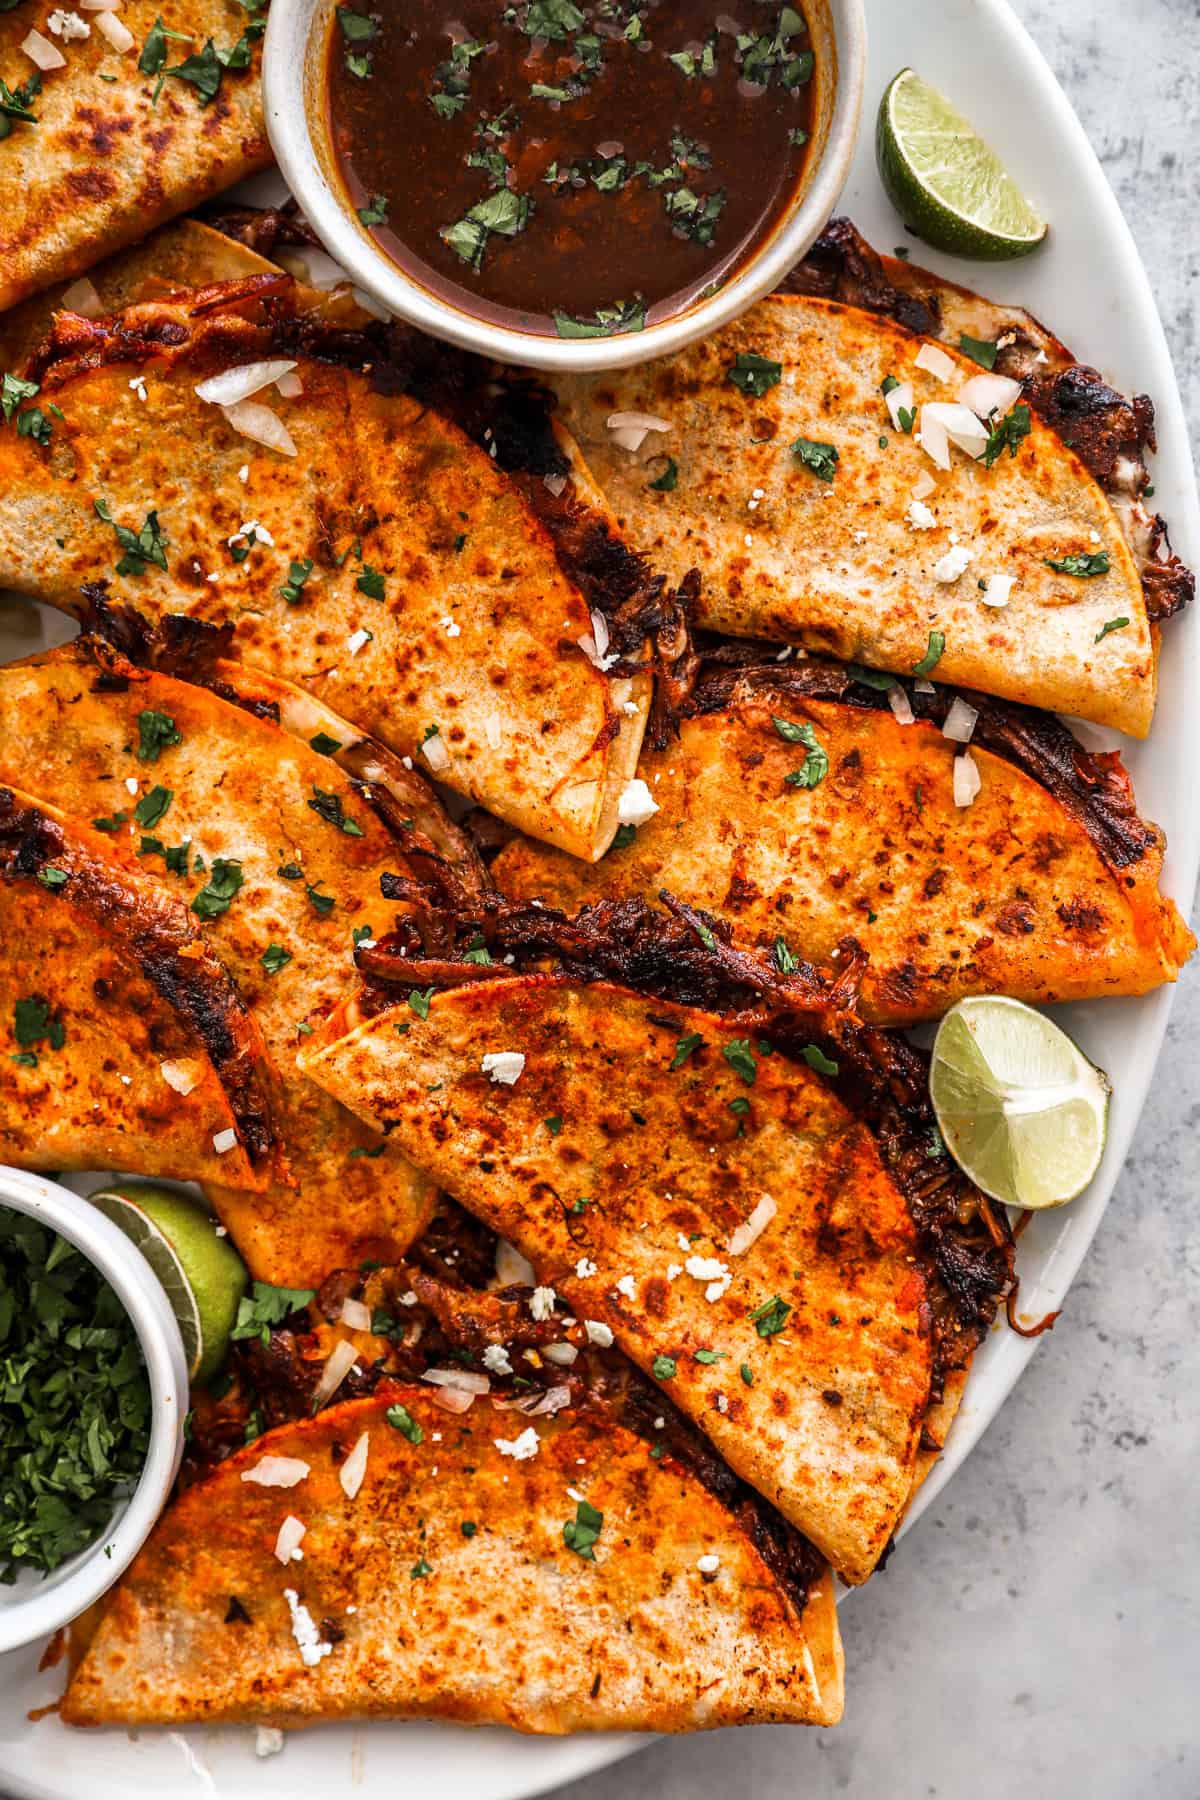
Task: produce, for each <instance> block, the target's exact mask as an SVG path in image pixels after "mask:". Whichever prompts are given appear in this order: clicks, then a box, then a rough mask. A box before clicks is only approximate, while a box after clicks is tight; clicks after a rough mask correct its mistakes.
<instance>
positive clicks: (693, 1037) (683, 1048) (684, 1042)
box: [671, 1031, 704, 1070]
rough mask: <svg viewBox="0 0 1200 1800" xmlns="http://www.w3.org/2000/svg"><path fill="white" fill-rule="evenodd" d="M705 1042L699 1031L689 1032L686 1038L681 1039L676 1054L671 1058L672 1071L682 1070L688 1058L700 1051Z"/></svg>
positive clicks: (676, 1047) (678, 1041)
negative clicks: (694, 1052)
mask: <svg viewBox="0 0 1200 1800" xmlns="http://www.w3.org/2000/svg"><path fill="white" fill-rule="evenodd" d="M703 1042H704V1039H703V1038H702V1037H701V1035H700V1033H699V1032H698V1031H689V1032H688V1033H687V1035H686V1036H685V1037H681V1038H679V1039H678V1040H677V1042H676V1045H675V1054H674V1056H673V1057H672V1058H671V1068H672V1070H674V1069H682V1067H683V1065H684V1063H685V1062H686V1061H687V1059H688V1057H689V1056H691V1055H692V1053H693V1051H696V1050H699V1048H700V1046H701V1045H702V1044H703Z"/></svg>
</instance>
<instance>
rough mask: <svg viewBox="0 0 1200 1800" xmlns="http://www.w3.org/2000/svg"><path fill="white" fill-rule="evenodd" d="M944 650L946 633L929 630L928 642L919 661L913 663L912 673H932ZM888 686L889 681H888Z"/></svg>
mask: <svg viewBox="0 0 1200 1800" xmlns="http://www.w3.org/2000/svg"><path fill="white" fill-rule="evenodd" d="M945 650H946V634H945V632H944V631H931V632H930V634H929V644H928V646H927V648H926V651H925V654H924V656H923V657H922V658H921V660H920V662H919V663H914V664H913V671H912V672H913V674H914V675H932V674H933V671H934V670H935V669H936V668H937V666H938V664H939V663H940V662H941V660H942V657H943V655H944V654H945ZM888 685H889V686H890V685H891V683H890V682H889V684H888Z"/></svg>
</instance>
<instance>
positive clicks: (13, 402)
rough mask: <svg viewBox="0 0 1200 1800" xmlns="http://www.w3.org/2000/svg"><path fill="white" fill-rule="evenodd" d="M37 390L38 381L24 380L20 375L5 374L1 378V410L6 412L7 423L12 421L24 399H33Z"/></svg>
mask: <svg viewBox="0 0 1200 1800" xmlns="http://www.w3.org/2000/svg"><path fill="white" fill-rule="evenodd" d="M37 392H38V384H37V382H36V381H23V380H22V379H21V377H20V376H19V375H5V376H4V377H3V379H0V412H3V414H4V420H5V423H6V424H7V423H9V422H10V421H11V419H12V416H13V413H14V412H15V411H16V409H17V407H18V406H19V405H20V404H21V401H22V400H32V399H33V397H34V395H35V394H36V393H37Z"/></svg>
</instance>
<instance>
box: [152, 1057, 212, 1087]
mask: <svg viewBox="0 0 1200 1800" xmlns="http://www.w3.org/2000/svg"><path fill="white" fill-rule="evenodd" d="M158 1070H159V1074H160V1075H161V1076H162V1078H163V1080H164V1081H165V1082H166V1084H167V1086H168V1087H169V1088H174V1090H175V1092H176V1093H177V1094H190V1093H191V1091H192V1089H193V1088H194V1087H199V1085H200V1082H201V1080H202V1079H203V1074H204V1070H203V1067H202V1065H201V1064H200V1063H199V1062H196V1061H195V1060H194V1059H192V1058H185V1059H184V1061H182V1062H165V1063H159V1065H158Z"/></svg>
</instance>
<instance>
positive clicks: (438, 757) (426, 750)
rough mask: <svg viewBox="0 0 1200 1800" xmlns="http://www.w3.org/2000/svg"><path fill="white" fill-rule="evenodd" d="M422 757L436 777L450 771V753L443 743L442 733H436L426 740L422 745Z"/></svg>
mask: <svg viewBox="0 0 1200 1800" xmlns="http://www.w3.org/2000/svg"><path fill="white" fill-rule="evenodd" d="M421 755H422V756H423V757H424V758H425V761H426V762H427V763H428V764H429V766H430V768H431V769H432V770H433V772H434V774H435V775H437V774H440V772H441V771H442V770H443V769H448V768H449V767H450V752H449V751H448V750H447V748H446V746H445V744H443V742H442V734H441V732H440V731H435V732H434V734H433V736H432V737H427V738H426V739H425V742H424V743H423V744H422V745H421Z"/></svg>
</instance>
